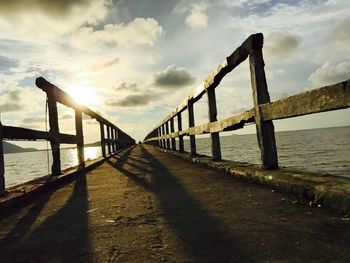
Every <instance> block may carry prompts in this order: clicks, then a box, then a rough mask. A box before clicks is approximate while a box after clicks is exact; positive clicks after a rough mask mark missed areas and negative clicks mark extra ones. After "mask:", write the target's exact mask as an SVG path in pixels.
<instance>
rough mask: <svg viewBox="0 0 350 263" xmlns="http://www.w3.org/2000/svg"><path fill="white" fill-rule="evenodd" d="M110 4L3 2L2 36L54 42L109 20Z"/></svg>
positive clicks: (105, 1) (94, 0)
mask: <svg viewBox="0 0 350 263" xmlns="http://www.w3.org/2000/svg"><path fill="white" fill-rule="evenodd" d="M110 4H111V1H110V0H91V1H90V0H73V1H68V0H60V1H51V0H31V1H26V0H12V1H1V2H0V28H1V30H2V36H3V37H6V38H11V39H23V38H26V39H27V40H32V41H35V42H37V41H38V38H39V39H53V38H56V37H58V36H61V35H63V34H67V33H70V32H74V31H75V30H76V29H77V28H79V27H81V26H83V25H96V24H97V23H98V22H100V21H102V20H103V19H104V18H105V17H106V15H107V12H108V6H109V5H110ZM38 25H40V27H38Z"/></svg>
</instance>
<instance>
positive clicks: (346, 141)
mask: <svg viewBox="0 0 350 263" xmlns="http://www.w3.org/2000/svg"><path fill="white" fill-rule="evenodd" d="M220 143H221V153H222V157H223V159H226V160H232V161H236V162H246V163H252V164H260V163H261V162H260V151H259V147H258V144H257V139H256V134H244V135H238V134H232V135H229V136H222V134H221V137H220ZM276 143H277V152H278V160H279V165H280V167H286V168H289V169H292V170H299V171H307V172H313V173H317V174H320V175H335V176H340V177H347V178H350V126H345V127H334V128H322V129H310V130H297V131H284V132H276ZM184 144H185V145H184V146H185V151H189V150H190V146H189V141H188V140H185V143H184ZM196 145H197V152H198V153H199V154H203V155H209V156H210V155H211V148H210V138H208V137H207V138H200V137H197V138H196ZM84 151H85V159H91V160H92V159H95V158H98V157H99V156H101V148H100V147H85V149H84ZM4 159H5V183H6V187H11V186H14V185H17V184H21V183H24V182H26V181H29V180H32V179H34V178H37V177H41V176H43V175H46V174H48V172H49V170H48V169H50V167H51V160H52V158H51V152H50V151H49V161H47V152H46V151H37V152H26V153H12V154H5V155H4ZM77 164H78V159H77V151H76V149H73V148H71V149H61V165H62V169H66V168H69V167H72V166H75V165H77Z"/></svg>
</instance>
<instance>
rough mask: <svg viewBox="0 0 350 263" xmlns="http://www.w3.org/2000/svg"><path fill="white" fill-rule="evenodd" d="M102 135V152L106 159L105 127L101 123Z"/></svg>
mask: <svg viewBox="0 0 350 263" xmlns="http://www.w3.org/2000/svg"><path fill="white" fill-rule="evenodd" d="M100 135H101V150H102V156H103V157H106V148H105V147H106V146H105V127H104V124H103V123H102V122H100Z"/></svg>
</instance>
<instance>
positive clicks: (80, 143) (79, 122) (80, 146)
mask: <svg viewBox="0 0 350 263" xmlns="http://www.w3.org/2000/svg"><path fill="white" fill-rule="evenodd" d="M75 130H76V140H77V151H78V163H79V169H82V168H84V167H85V157H84V134H83V118H82V113H81V110H80V109H79V108H76V109H75Z"/></svg>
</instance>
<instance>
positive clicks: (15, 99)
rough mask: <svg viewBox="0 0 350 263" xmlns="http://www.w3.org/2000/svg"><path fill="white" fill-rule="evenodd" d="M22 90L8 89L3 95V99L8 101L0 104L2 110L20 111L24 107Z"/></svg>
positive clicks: (0, 110)
mask: <svg viewBox="0 0 350 263" xmlns="http://www.w3.org/2000/svg"><path fill="white" fill-rule="evenodd" d="M21 92H22V91H21V90H19V89H15V90H10V91H7V92H6V93H5V94H4V95H3V96H1V98H0V99H1V101H6V102H5V103H1V104H0V112H3V113H4V112H14V111H20V110H22V109H23V108H24V105H23V104H22V103H21V101H20V100H21V97H22V96H21Z"/></svg>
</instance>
